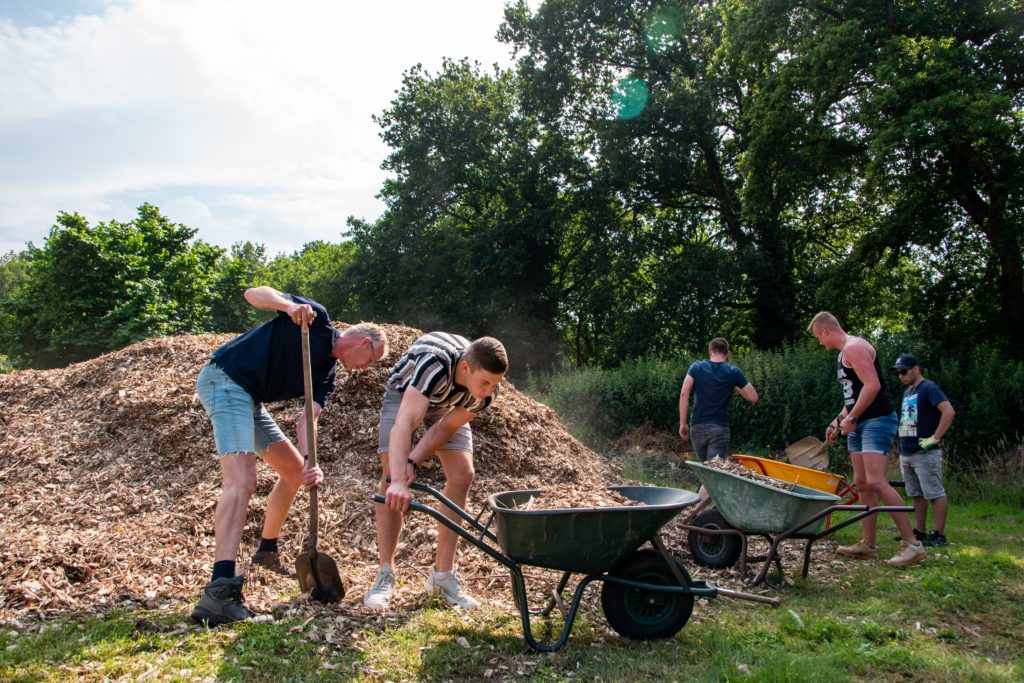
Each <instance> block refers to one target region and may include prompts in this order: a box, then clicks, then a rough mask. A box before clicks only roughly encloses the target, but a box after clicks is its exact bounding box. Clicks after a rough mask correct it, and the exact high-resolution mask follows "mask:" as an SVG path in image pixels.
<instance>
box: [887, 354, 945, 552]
mask: <svg viewBox="0 0 1024 683" xmlns="http://www.w3.org/2000/svg"><path fill="white" fill-rule="evenodd" d="M892 370H893V372H898V373H899V375H900V381H901V382H903V384H905V385H907V388H906V390H904V392H903V406H902V409H901V410H900V432H899V434H900V469H901V470H903V481H904V483H905V485H906V488H907V495H908V496H910V497H911V498H912V499H913V501H914V536H916V537H917V540H919V541H921V542H922V543H924V544H925V545H926V546H929V547H935V546H943V545H946V533H945V532H946V511H947V510H948V509H949V500H948V498H947V497H946V490H945V489H944V488H943V486H942V448H941V446H940V445H939V441H941V440H942V437H943V436H945V435H946V432H948V431H949V427H950V425H951V424H953V418H954V417H955V416H956V411H955V410H953V406H952V404H951V403H950V402H949V399H947V398H946V395H945V394H944V393H942V389H940V388H939V385H938V384H936V383H935V382H933V381H931V380H930V379H925V378H924V375H922V374H921V364H920V363H919V362H918V360H917V358H916V357H915V356H912V355H910V354H909V353H905V354H903V355H902V356H900V357H899V358H897V359H896V362H895V363H894V364H893V366H892ZM928 501H931V503H932V511H933V517H934V520H933V521H934V522H935V526H934V527H933V528H932V530H931V531H930V532H928V533H927V534H926V533H925V532H924V530H925V529H926V528H928Z"/></svg>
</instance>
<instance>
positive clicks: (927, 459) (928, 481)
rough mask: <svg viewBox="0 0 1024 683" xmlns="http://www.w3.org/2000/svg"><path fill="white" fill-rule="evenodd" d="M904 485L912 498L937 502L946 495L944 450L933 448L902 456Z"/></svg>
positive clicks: (901, 467)
mask: <svg viewBox="0 0 1024 683" xmlns="http://www.w3.org/2000/svg"><path fill="white" fill-rule="evenodd" d="M900 469H901V470H903V483H904V485H905V486H906V489H907V495H908V496H910V497H911V498H922V497H923V498H925V499H927V500H935V499H936V498H942V497H943V496H944V495H946V489H945V488H943V486H942V449H940V448H933V449H931V450H927V451H918V452H917V453H911V454H910V455H901V456H900Z"/></svg>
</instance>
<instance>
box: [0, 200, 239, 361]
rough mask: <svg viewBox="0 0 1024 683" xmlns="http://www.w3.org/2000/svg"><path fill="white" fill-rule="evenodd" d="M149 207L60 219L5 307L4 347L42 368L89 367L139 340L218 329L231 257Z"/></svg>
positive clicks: (63, 214)
mask: <svg viewBox="0 0 1024 683" xmlns="http://www.w3.org/2000/svg"><path fill="white" fill-rule="evenodd" d="M194 234H195V230H194V229H192V228H188V227H186V226H183V225H179V224H172V223H171V222H170V221H168V220H167V219H166V218H165V217H163V216H162V215H160V212H159V210H158V209H157V208H156V207H154V206H151V205H149V204H144V205H142V206H141V207H139V213H138V217H137V218H136V219H135V220H133V221H131V222H129V223H119V222H117V221H110V222H109V223H102V222H101V223H99V224H97V225H95V226H90V225H89V224H88V223H87V222H86V220H85V219H84V218H82V217H81V216H79V215H78V214H68V213H61V214H60V215H59V216H58V217H57V224H56V225H54V226H53V228H52V229H51V231H50V234H49V236H48V237H47V239H46V243H45V245H44V246H43V248H41V249H39V250H38V251H37V252H34V253H33V255H32V258H31V262H30V268H29V273H28V275H27V278H26V280H25V282H24V283H23V284H22V286H21V287H20V289H18V290H17V292H15V294H14V295H13V296H12V297H11V299H9V300H8V301H7V302H6V303H5V305H4V311H5V317H4V318H3V319H2V320H0V323H2V324H3V326H4V334H3V338H4V341H5V342H6V343H7V344H9V346H8V348H9V349H11V350H12V351H13V352H14V355H17V356H18V357H21V358H24V359H26V360H27V361H28V362H29V363H30V364H32V365H33V366H36V367H38V366H43V367H47V366H54V365H61V364H66V363H69V362H73V361H77V360H82V359H85V358H89V357H92V356H95V355H97V354H99V353H103V352H105V351H109V350H111V349H115V348H119V347H121V346H124V345H126V344H130V343H132V342H134V341H138V340H140V339H145V338H148V337H154V336H159V335H165V334H175V333H186V332H202V331H207V330H209V329H210V324H209V299H210V292H211V289H212V287H213V284H214V282H215V277H216V266H217V264H218V261H219V259H220V257H221V254H222V251H221V250H220V249H219V248H217V247H213V246H210V245H208V244H205V243H203V242H195V243H193V242H191V241H190V240H191V238H192V237H193V235H194Z"/></svg>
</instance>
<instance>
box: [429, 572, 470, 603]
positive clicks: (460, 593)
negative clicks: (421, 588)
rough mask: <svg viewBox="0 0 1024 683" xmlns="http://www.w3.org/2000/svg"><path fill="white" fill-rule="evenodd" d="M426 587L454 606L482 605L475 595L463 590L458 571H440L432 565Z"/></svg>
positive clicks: (432, 593) (431, 592)
mask: <svg viewBox="0 0 1024 683" xmlns="http://www.w3.org/2000/svg"><path fill="white" fill-rule="evenodd" d="M426 587H427V592H428V593H430V594H431V595H440V596H441V597H442V598H444V601H445V602H447V603H448V604H449V605H452V606H454V607H461V608H462V609H476V608H477V607H479V606H480V603H479V602H477V600H476V599H475V598H473V596H471V595H467V594H466V592H465V591H464V590H462V584H461V583H459V575H458V574H457V573H456V572H453V571H452V572H438V571H435V570H434V568H433V567H431V568H430V576H428V577H427V584H426Z"/></svg>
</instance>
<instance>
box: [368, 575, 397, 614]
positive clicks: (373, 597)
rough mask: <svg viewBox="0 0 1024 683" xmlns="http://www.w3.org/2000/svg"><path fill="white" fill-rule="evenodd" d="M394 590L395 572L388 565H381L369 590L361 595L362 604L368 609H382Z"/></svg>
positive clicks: (385, 607) (386, 605) (385, 606)
mask: <svg viewBox="0 0 1024 683" xmlns="http://www.w3.org/2000/svg"><path fill="white" fill-rule="evenodd" d="M394 592H395V573H394V572H393V571H391V569H390V568H389V567H381V568H380V571H379V572H377V578H376V579H374V580H373V585H372V586H370V590H368V591H366V595H364V596H363V605H364V606H366V607H369V608H370V609H377V610H384V609H387V608H388V604H389V603H390V602H391V596H392V594H394Z"/></svg>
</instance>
